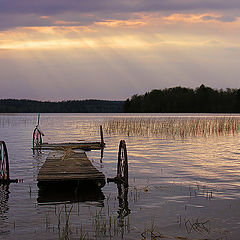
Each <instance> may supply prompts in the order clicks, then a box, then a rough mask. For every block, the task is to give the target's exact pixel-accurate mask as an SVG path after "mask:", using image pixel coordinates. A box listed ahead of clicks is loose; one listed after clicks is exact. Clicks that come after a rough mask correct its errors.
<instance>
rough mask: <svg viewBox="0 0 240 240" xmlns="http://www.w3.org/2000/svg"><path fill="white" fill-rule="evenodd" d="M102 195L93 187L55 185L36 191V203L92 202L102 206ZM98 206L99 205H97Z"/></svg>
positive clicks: (98, 189)
mask: <svg viewBox="0 0 240 240" xmlns="http://www.w3.org/2000/svg"><path fill="white" fill-rule="evenodd" d="M104 198H105V197H104V194H103V192H102V190H101V189H100V188H98V187H96V186H94V185H88V184H87V183H86V185H82V186H77V187H76V186H73V187H71V185H69V184H65V185H63V184H61V185H59V186H57V185H56V184H55V185H54V186H52V187H48V188H40V189H39V191H38V199H37V201H38V203H61V202H64V203H66V202H68V203H75V202H86V201H93V202H99V203H100V204H101V206H103V200H104ZM99 206H100V205H99Z"/></svg>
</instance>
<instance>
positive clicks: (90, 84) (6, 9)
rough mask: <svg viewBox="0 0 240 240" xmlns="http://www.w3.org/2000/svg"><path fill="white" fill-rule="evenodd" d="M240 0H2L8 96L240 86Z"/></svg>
mask: <svg viewBox="0 0 240 240" xmlns="http://www.w3.org/2000/svg"><path fill="white" fill-rule="evenodd" d="M239 58H240V1H239V0H228V1H226V0H181V1H180V0H88V1H86V0H67V1H66V0H41V1H39V0H21V1H19V0H0V98H1V99H3V98H16V99H35V100H42V101H45V100H50V101H62V100H73V99H75V100H77V99H79V100H81V99H107V100H125V99H126V98H130V97H131V96H132V95H134V94H143V93H145V92H149V91H151V90H152V89H162V88H170V87H176V86H182V87H189V88H196V87H199V86H200V85H201V84H205V85H206V86H209V87H212V88H215V89H221V88H222V89H226V88H240V80H239V75H240V74H239V73H240V67H239Z"/></svg>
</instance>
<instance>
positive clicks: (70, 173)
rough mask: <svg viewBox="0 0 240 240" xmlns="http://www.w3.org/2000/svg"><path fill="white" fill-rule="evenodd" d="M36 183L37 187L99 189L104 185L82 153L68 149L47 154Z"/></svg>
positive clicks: (101, 176) (100, 176) (103, 177)
mask: <svg viewBox="0 0 240 240" xmlns="http://www.w3.org/2000/svg"><path fill="white" fill-rule="evenodd" d="M37 181H38V186H39V187H49V186H51V185H52V186H54V185H56V184H65V185H72V184H74V185H77V186H78V185H86V184H87V185H88V184H93V185H96V186H98V187H99V188H101V187H103V186H104V185H105V176H104V174H103V173H102V172H100V171H99V170H97V169H96V168H95V167H94V166H93V165H92V163H91V161H90V160H89V159H88V157H87V155H86V153H85V152H84V151H82V152H75V151H73V150H72V148H68V149H67V150H66V151H54V152H50V153H49V155H48V157H47V159H46V161H45V163H44V164H43V165H42V167H41V169H40V171H39V173H38V177H37Z"/></svg>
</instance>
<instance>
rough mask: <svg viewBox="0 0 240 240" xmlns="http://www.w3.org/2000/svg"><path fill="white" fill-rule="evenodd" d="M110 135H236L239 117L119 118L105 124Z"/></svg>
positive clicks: (182, 136)
mask: <svg viewBox="0 0 240 240" xmlns="http://www.w3.org/2000/svg"><path fill="white" fill-rule="evenodd" d="M103 128H104V129H105V131H106V133H107V134H109V135H112V134H122V135H127V136H162V137H170V138H185V137H197V136H202V137H208V136H222V135H235V134H239V131H240V118H239V117H168V118H144V117H143V118H117V119H109V120H106V121H105V122H104V123H103Z"/></svg>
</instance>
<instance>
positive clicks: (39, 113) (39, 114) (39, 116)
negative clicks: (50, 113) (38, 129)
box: [37, 113, 40, 126]
mask: <svg viewBox="0 0 240 240" xmlns="http://www.w3.org/2000/svg"><path fill="white" fill-rule="evenodd" d="M39 123H40V113H39V114H38V123H37V126H38V125H39Z"/></svg>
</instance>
